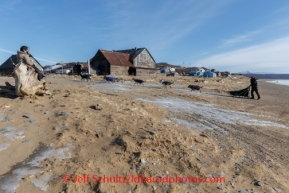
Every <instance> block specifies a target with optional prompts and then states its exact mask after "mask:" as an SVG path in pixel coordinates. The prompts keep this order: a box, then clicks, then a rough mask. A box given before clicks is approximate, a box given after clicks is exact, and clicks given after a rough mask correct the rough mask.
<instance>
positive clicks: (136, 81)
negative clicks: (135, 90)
mask: <svg viewBox="0 0 289 193" xmlns="http://www.w3.org/2000/svg"><path fill="white" fill-rule="evenodd" d="M132 79H133V80H134V85H135V84H142V85H143V86H144V82H145V81H144V80H141V79H135V78H132Z"/></svg>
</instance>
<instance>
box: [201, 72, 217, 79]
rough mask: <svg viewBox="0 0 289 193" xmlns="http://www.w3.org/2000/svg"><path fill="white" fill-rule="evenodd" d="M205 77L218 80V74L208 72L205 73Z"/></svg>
mask: <svg viewBox="0 0 289 193" xmlns="http://www.w3.org/2000/svg"><path fill="white" fill-rule="evenodd" d="M203 77H209V78H216V77H217V76H216V73H214V72H210V71H207V72H204V74H203Z"/></svg>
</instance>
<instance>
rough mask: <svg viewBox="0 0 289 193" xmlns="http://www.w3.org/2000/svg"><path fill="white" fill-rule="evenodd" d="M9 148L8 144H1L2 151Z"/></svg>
mask: <svg viewBox="0 0 289 193" xmlns="http://www.w3.org/2000/svg"><path fill="white" fill-rule="evenodd" d="M8 146H9V144H7V143H3V144H0V151H2V150H4V149H6V148H7V147H8Z"/></svg>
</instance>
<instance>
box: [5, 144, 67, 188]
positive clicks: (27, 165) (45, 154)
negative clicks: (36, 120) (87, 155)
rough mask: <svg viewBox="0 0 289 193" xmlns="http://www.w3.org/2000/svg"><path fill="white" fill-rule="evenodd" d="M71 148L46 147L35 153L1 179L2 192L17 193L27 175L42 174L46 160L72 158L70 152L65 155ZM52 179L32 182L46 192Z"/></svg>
mask: <svg viewBox="0 0 289 193" xmlns="http://www.w3.org/2000/svg"><path fill="white" fill-rule="evenodd" d="M71 147H72V145H71V144H68V145H67V147H65V148H58V149H53V148H51V147H46V148H44V149H41V150H39V151H38V152H36V153H34V154H33V155H32V156H30V158H29V159H28V160H27V161H24V162H23V163H22V164H21V165H19V166H17V168H15V169H13V170H12V171H10V172H8V173H6V174H4V175H2V176H1V177H0V182H1V183H0V192H1V193H11V192H15V191H16V190H17V188H18V186H19V183H20V180H21V179H22V178H24V177H26V176H27V175H34V174H37V173H39V172H41V169H40V165H39V163H40V161H42V160H44V159H47V158H52V157H56V158H57V159H58V160H63V159H67V158H70V157H71V154H70V152H68V155H65V153H66V152H67V151H69V149H70V148H71ZM51 177H52V176H50V175H48V176H45V177H44V178H43V179H33V180H32V182H33V183H34V184H35V185H36V186H37V187H39V188H40V189H41V190H46V189H47V188H48V185H47V182H48V181H49V180H50V179H51Z"/></svg>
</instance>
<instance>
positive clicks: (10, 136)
mask: <svg viewBox="0 0 289 193" xmlns="http://www.w3.org/2000/svg"><path fill="white" fill-rule="evenodd" d="M1 133H3V134H4V136H5V139H6V140H9V141H13V140H14V139H22V138H24V137H25V136H24V132H23V131H17V129H16V128H15V127H13V126H8V127H6V128H3V129H1Z"/></svg>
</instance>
